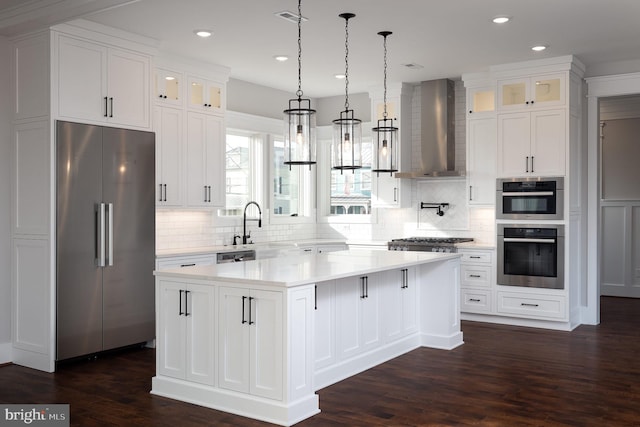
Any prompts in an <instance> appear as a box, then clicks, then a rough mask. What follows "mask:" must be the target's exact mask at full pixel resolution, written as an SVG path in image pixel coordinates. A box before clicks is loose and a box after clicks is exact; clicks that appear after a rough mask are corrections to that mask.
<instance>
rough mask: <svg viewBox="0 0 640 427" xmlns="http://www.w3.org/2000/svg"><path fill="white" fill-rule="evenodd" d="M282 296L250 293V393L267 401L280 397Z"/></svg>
mask: <svg viewBox="0 0 640 427" xmlns="http://www.w3.org/2000/svg"><path fill="white" fill-rule="evenodd" d="M282 302H283V301H282V293H281V292H273V291H259V290H251V299H250V302H249V312H250V324H249V325H248V326H249V331H250V332H249V336H250V346H249V347H250V350H251V351H250V361H249V363H250V367H249V372H250V390H249V391H250V393H251V394H253V395H256V396H261V397H266V398H269V399H277V400H281V399H282V397H283V396H282V394H283V383H282V379H283V372H284V371H283V362H284V360H283V332H282V328H283V319H282Z"/></svg>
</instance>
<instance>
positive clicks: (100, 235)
mask: <svg viewBox="0 0 640 427" xmlns="http://www.w3.org/2000/svg"><path fill="white" fill-rule="evenodd" d="M104 216H105V205H104V203H96V265H97V266H98V267H104V266H105V259H104V258H105V257H104V253H105V247H104V245H105V241H104V237H105V235H104V232H105V230H104V222H105V221H104V220H105V217H104Z"/></svg>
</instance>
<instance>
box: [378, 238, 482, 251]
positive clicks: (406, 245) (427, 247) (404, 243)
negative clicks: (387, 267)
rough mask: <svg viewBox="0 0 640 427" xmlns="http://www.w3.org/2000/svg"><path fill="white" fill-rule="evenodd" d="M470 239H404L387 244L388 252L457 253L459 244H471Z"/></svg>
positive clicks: (393, 240)
mask: <svg viewBox="0 0 640 427" xmlns="http://www.w3.org/2000/svg"><path fill="white" fill-rule="evenodd" d="M472 241H473V239H472V238H470V237H406V238H403V239H392V240H391V241H390V242H388V243H387V247H388V248H389V250H390V251H422V252H458V248H457V247H456V245H457V244H459V243H464V242H472Z"/></svg>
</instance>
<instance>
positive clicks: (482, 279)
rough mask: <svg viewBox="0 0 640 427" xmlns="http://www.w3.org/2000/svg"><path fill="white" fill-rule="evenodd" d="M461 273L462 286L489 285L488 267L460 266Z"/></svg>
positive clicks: (489, 267)
mask: <svg viewBox="0 0 640 427" xmlns="http://www.w3.org/2000/svg"><path fill="white" fill-rule="evenodd" d="M460 270H461V272H462V286H482V287H489V286H490V285H491V266H490V265H464V264H462V265H461V266H460Z"/></svg>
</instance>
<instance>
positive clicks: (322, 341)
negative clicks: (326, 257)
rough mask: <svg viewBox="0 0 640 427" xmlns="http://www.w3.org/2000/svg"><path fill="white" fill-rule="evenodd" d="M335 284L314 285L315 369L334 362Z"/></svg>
mask: <svg viewBox="0 0 640 427" xmlns="http://www.w3.org/2000/svg"><path fill="white" fill-rule="evenodd" d="M335 289H336V287H335V282H333V281H331V282H323V283H319V284H318V285H316V301H315V307H314V308H315V310H314V319H315V322H314V325H315V326H314V327H315V331H314V340H315V349H314V352H315V354H314V361H315V369H316V370H318V369H321V368H324V367H326V366H330V365H332V364H333V363H334V362H335V360H336V345H335V302H336V299H335Z"/></svg>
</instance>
